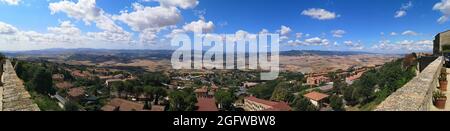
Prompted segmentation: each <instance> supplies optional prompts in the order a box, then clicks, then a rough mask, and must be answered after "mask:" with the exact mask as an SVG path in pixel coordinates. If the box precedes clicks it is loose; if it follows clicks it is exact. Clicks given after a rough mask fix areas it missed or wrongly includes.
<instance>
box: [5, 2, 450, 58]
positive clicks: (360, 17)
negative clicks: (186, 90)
mask: <svg viewBox="0 0 450 131" xmlns="http://www.w3.org/2000/svg"><path fill="white" fill-rule="evenodd" d="M0 12H2V13H0V50H34V49H45V48H110V49H135V48H138V49H167V48H168V47H169V40H170V34H171V33H172V32H186V33H188V32H192V31H194V30H195V29H193V28H194V27H195V28H201V29H203V30H204V31H206V33H218V34H234V33H236V32H246V33H259V32H261V31H262V30H264V29H265V30H267V31H268V32H271V33H279V34H280V35H281V36H282V37H284V38H283V41H281V49H282V50H291V49H298V50H302V49H303V50H344V51H370V52H380V53H399V52H402V53H404V52H429V51H431V48H432V40H433V37H434V35H435V34H436V33H439V32H442V31H445V30H448V29H449V27H450V26H449V23H450V22H449V21H446V18H447V16H449V15H450V0H264V1H262V0H115V1H111V0H72V1H63V0H46V1H45V0H0ZM136 16H139V17H136Z"/></svg>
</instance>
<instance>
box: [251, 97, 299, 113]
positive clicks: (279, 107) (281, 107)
mask: <svg viewBox="0 0 450 131" xmlns="http://www.w3.org/2000/svg"><path fill="white" fill-rule="evenodd" d="M245 99H247V100H250V101H253V102H256V103H260V104H264V105H267V106H270V107H272V108H269V109H266V110H264V111H291V110H292V109H291V107H290V106H289V104H287V103H286V102H275V101H268V100H263V99H259V98H256V97H254V96H250V97H246V98H245Z"/></svg>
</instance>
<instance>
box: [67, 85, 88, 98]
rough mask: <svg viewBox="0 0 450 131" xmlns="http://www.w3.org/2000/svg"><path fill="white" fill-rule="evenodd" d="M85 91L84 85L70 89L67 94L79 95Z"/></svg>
mask: <svg viewBox="0 0 450 131" xmlns="http://www.w3.org/2000/svg"><path fill="white" fill-rule="evenodd" d="M84 93H85V91H84V87H77V88H72V89H70V90H69V92H68V93H67V94H68V95H69V96H71V97H78V96H81V95H84Z"/></svg>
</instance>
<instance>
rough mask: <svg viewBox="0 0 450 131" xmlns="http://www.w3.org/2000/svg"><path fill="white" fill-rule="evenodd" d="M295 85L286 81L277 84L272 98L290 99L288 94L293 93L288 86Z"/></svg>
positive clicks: (276, 99) (274, 99) (279, 99)
mask: <svg viewBox="0 0 450 131" xmlns="http://www.w3.org/2000/svg"><path fill="white" fill-rule="evenodd" d="M292 86H293V85H290V84H289V83H286V82H281V83H279V84H278V85H277V87H276V88H275V90H274V91H273V93H272V97H271V100H273V101H288V96H289V94H291V92H290V91H289V89H288V88H290V87H292Z"/></svg>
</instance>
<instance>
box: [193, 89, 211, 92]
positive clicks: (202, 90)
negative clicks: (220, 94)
mask: <svg viewBox="0 0 450 131" xmlns="http://www.w3.org/2000/svg"><path fill="white" fill-rule="evenodd" d="M194 92H195V93H206V92H208V89H206V88H198V89H195V91H194Z"/></svg>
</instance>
